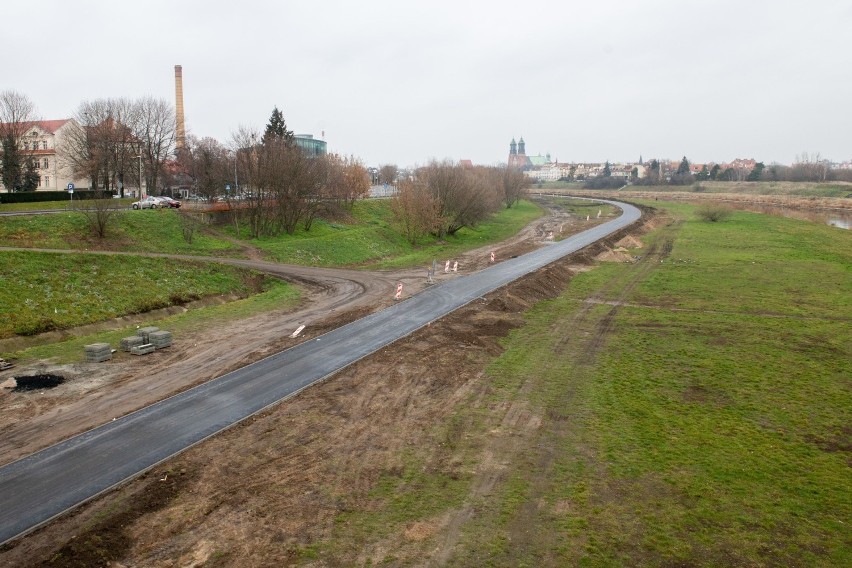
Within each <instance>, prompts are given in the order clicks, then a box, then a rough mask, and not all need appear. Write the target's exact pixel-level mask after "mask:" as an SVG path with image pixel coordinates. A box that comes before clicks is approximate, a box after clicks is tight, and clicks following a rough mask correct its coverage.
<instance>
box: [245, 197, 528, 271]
mask: <svg viewBox="0 0 852 568" xmlns="http://www.w3.org/2000/svg"><path fill="white" fill-rule="evenodd" d="M539 216H541V209H540V208H539V207H538V206H536V205H535V204H533V203H531V202H529V201H522V202H520V203H518V204H516V205H515V206H514V207H512V208H511V209H502V210H501V211H500V212H499V213H497V214H496V215H495V216H494V218H493V219H492V220H489V221H487V222H485V223H482V224H480V225H478V226H477V227H475V228H473V229H467V228H465V229H462V230H460V231H458V232H457V233H456V234H455V235H453V236H448V237H446V238H445V239H444V240H442V241H438V240H437V239H435V238H426V239H423V242H422V244H420V243H419V244H418V246H416V247H415V246H412V245H411V244H410V243H409V242H407V241H406V240H405V239H404V238H402V236H401V235H400V234H399V233H398V232H397V231H396V230H395V229H394V228H393V227H392V225H391V212H390V202H389V201H388V200H386V199H382V200H379V199H373V200H362V201H359V202H357V203H356V204H355V207H354V209H353V211H352V219H351V221H348V222H345V223H344V222H328V221H325V220H319V221H317V222H315V223H314V225H313V226H312V227H311V230H310V231H307V232H306V231H302V230H299V231H297V232H296V234H294V235H292V236H288V237H270V238H261V239H257V240H253V241H252V244H255V245H256V246H258V247H260V248H261V249H262V250H263V251H264V252H266V253H267V254H268V255H269V256H271V257H272V258H274V259H275V260H277V261H279V262H286V263H294V264H310V265H317V266H341V265H358V266H363V267H369V268H395V267H409V266H415V265H418V264H424V265H425V264H428V263H431V262H432V259H433V258H436V257H437V258H441V257H451V256H453V255H454V254H456V253H458V252H461V251H465V250H469V249H471V248H476V247H478V246H482V245H485V244H487V243H489V242H495V241H500V240H503V239H506V238H508V237H510V236H512V235H514V234H515V233H517V232H518V231H519V230H521V229H522V228H523V227H524V226H525V225H527V224H528V223H529V222H531V221H533V220H534V219H536V218H538V217H539Z"/></svg>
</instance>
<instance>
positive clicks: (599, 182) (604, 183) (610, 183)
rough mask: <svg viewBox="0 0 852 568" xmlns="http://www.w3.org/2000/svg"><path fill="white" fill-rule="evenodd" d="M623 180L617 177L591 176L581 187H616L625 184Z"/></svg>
mask: <svg viewBox="0 0 852 568" xmlns="http://www.w3.org/2000/svg"><path fill="white" fill-rule="evenodd" d="M625 183H626V182H625V181H624V179H622V178H618V177H603V176H598V177H593V178H591V179H590V180H588V181H587V182H586V183H585V185H583V189H618V188H620V187H622V186H624V185H625Z"/></svg>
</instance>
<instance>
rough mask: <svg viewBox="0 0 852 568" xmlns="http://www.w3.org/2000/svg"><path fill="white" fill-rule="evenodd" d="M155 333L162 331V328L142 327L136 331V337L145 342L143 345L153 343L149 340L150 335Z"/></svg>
mask: <svg viewBox="0 0 852 568" xmlns="http://www.w3.org/2000/svg"><path fill="white" fill-rule="evenodd" d="M155 331H160V328H159V327H154V326H150V327H140V328H139V329H137V330H136V335H138V336H139V337H141V338H142V339H144V340H145V341H143V342H142V343H151V342H150V341H149V340H148V335H150V334H151V333H154V332H155Z"/></svg>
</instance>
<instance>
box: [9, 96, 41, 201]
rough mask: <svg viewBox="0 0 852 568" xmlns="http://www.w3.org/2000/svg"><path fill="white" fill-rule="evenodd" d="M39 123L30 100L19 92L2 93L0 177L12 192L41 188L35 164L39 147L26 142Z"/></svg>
mask: <svg viewBox="0 0 852 568" xmlns="http://www.w3.org/2000/svg"><path fill="white" fill-rule="evenodd" d="M36 121H37V118H36V110H35V105H34V104H33V103H32V101H31V100H30V99H29V97H27V96H26V95H23V94H21V93H19V92H17V91H11V90H10V91H2V92H0V142H2V152H3V156H2V161H0V176H2V180H3V185H4V186H5V187H6V189H7V190H8V191H21V190H34V189H36V187H37V185H38V174H37V173H36V172H35V167H34V163H33V155H34V154H35V150H36V148H35V147H34V146H33V145H29V144H24V141H23V138H24V135H25V134H26V132H27V131H28V130H29V129H30V128H31V127H32V126H33V124H34V123H35V122H36Z"/></svg>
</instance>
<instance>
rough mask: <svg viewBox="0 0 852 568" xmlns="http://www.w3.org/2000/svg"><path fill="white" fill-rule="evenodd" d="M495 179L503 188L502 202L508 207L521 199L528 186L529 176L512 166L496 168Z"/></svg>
mask: <svg viewBox="0 0 852 568" xmlns="http://www.w3.org/2000/svg"><path fill="white" fill-rule="evenodd" d="M497 178H498V179H497V181H498V183H499V184H500V187H501V188H502V189H503V203H504V204H505V205H506V208H507V209H509V208H511V207H512V205H514V204H515V203H517V202H518V201H520V200H521V199H523V197H524V195H526V189H527V187H529V183H530V178H528V177H527V176H525V175H524V174H523V172H520V171H518V170H516V169H514V168H500V169H498V170H497Z"/></svg>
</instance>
